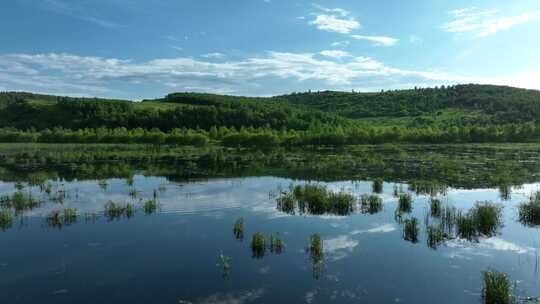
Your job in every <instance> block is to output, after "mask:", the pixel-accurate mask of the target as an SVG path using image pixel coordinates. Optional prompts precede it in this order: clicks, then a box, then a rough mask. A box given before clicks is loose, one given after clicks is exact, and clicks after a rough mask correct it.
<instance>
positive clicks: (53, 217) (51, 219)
mask: <svg viewBox="0 0 540 304" xmlns="http://www.w3.org/2000/svg"><path fill="white" fill-rule="evenodd" d="M77 218H78V214H77V209H73V208H64V209H61V210H55V211H52V212H51V213H49V214H48V215H47V216H46V218H45V220H46V222H47V224H48V225H49V226H52V227H57V228H62V227H64V226H69V225H71V224H74V223H76V222H77Z"/></svg>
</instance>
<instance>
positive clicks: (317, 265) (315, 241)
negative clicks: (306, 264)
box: [306, 233, 324, 279]
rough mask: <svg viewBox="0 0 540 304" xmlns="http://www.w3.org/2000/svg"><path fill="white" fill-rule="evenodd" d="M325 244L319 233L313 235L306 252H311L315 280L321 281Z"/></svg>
mask: <svg viewBox="0 0 540 304" xmlns="http://www.w3.org/2000/svg"><path fill="white" fill-rule="evenodd" d="M323 246H324V243H323V240H322V238H321V235H320V234H318V233H315V234H312V235H311V236H310V237H309V245H308V247H307V248H306V251H307V252H309V256H310V259H311V264H312V266H313V278H315V279H319V278H320V276H321V271H322V262H323V258H324V252H323V251H324V248H323Z"/></svg>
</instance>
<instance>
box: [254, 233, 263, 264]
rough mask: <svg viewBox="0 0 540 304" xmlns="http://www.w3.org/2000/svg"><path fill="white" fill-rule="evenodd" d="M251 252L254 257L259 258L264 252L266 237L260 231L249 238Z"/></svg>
mask: <svg viewBox="0 0 540 304" xmlns="http://www.w3.org/2000/svg"><path fill="white" fill-rule="evenodd" d="M251 253H252V256H253V257H254V258H256V259H261V258H263V257H264V255H265V253H266V238H265V237H264V235H263V234H262V233H260V232H257V233H255V234H254V235H253V237H252V238H251Z"/></svg>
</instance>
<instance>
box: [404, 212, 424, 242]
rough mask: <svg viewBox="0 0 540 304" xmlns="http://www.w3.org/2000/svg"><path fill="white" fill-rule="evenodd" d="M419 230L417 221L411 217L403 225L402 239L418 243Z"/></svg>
mask: <svg viewBox="0 0 540 304" xmlns="http://www.w3.org/2000/svg"><path fill="white" fill-rule="evenodd" d="M419 232H420V229H419V228H418V219H417V218H415V217H413V218H411V219H406V220H405V222H404V225H403V238H404V239H405V240H406V241H409V242H412V243H418V234H419Z"/></svg>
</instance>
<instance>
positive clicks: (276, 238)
mask: <svg viewBox="0 0 540 304" xmlns="http://www.w3.org/2000/svg"><path fill="white" fill-rule="evenodd" d="M284 248H285V245H284V244H283V240H282V239H281V236H280V235H279V233H274V234H272V235H270V252H271V253H274V254H281V253H282V252H283V249H284Z"/></svg>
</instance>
